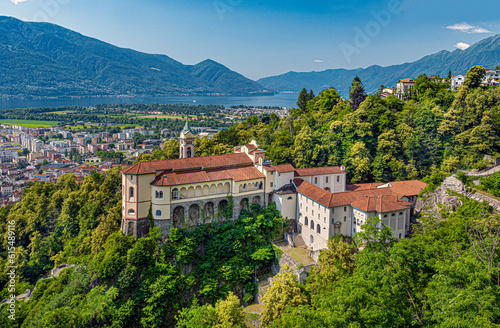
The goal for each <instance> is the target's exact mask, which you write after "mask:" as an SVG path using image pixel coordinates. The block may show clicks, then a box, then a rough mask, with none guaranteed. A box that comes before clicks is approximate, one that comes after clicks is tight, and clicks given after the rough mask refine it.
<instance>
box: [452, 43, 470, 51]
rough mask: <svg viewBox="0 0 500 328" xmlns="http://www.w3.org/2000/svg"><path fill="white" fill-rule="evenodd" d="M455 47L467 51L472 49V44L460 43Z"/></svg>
mask: <svg viewBox="0 0 500 328" xmlns="http://www.w3.org/2000/svg"><path fill="white" fill-rule="evenodd" d="M454 47H455V48H458V49H460V50H465V49H467V48H469V47H470V44H467V43H465V42H459V43H457V44H455V45H454Z"/></svg>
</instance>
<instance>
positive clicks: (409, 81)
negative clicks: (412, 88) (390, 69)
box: [397, 79, 415, 83]
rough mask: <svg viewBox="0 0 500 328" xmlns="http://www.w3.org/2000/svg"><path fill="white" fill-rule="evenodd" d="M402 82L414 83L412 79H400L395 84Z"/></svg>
mask: <svg viewBox="0 0 500 328" xmlns="http://www.w3.org/2000/svg"><path fill="white" fill-rule="evenodd" d="M399 82H403V83H415V81H414V80H413V79H401V80H399V81H398V82H397V83H399Z"/></svg>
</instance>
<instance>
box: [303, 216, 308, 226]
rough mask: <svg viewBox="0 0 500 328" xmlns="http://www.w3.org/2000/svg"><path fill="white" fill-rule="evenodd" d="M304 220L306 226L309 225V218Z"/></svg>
mask: <svg viewBox="0 0 500 328" xmlns="http://www.w3.org/2000/svg"><path fill="white" fill-rule="evenodd" d="M304 220H305V221H304V223H305V224H306V225H309V219H308V218H307V216H306V218H305V219H304Z"/></svg>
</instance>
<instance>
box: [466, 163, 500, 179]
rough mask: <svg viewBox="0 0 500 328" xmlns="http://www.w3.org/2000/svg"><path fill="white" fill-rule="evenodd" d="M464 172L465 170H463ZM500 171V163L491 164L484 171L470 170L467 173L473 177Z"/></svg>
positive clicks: (485, 175)
mask: <svg viewBox="0 0 500 328" xmlns="http://www.w3.org/2000/svg"><path fill="white" fill-rule="evenodd" d="M461 172H464V171H461ZM497 172H500V165H497V166H491V167H489V168H487V169H485V170H483V171H479V172H475V171H468V172H466V174H467V175H468V176H471V177H487V176H489V175H492V174H493V173H497Z"/></svg>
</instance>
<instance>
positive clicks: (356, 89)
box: [349, 76, 366, 110]
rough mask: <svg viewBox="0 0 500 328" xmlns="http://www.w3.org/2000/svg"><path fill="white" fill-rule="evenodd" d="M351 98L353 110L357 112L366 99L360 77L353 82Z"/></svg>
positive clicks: (350, 92) (350, 90)
mask: <svg viewBox="0 0 500 328" xmlns="http://www.w3.org/2000/svg"><path fill="white" fill-rule="evenodd" d="M349 98H350V104H351V107H352V109H353V110H357V109H358V108H359V105H360V104H361V103H362V102H363V101H365V99H366V93H365V88H364V87H363V84H362V83H361V79H360V78H359V77H358V76H356V77H355V78H354V80H353V81H352V84H351V88H350V89H349Z"/></svg>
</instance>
